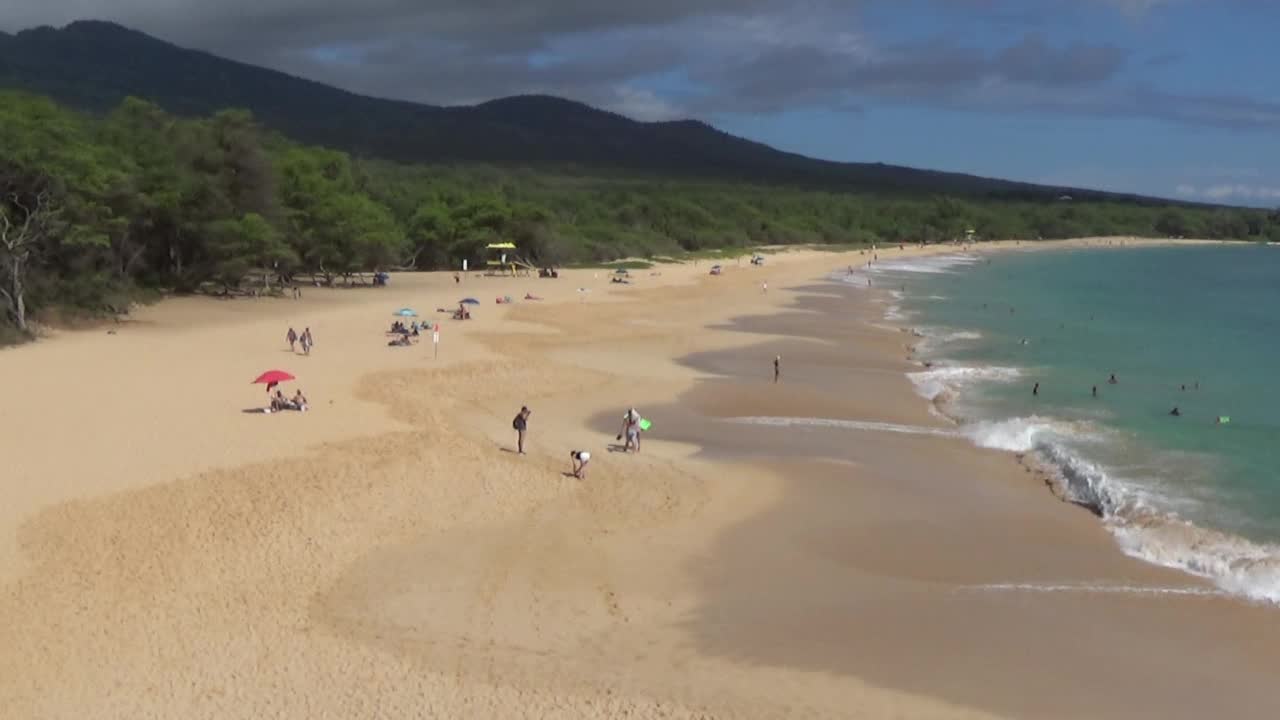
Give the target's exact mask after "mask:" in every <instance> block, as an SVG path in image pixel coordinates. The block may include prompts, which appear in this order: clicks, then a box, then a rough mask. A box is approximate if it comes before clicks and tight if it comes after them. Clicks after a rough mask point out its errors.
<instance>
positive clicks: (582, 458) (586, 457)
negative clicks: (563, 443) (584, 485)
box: [569, 450, 591, 480]
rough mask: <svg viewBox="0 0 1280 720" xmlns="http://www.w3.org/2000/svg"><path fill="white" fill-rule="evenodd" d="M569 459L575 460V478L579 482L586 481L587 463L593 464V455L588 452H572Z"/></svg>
mask: <svg viewBox="0 0 1280 720" xmlns="http://www.w3.org/2000/svg"><path fill="white" fill-rule="evenodd" d="M569 457H570V459H572V460H573V476H574V477H576V478H578V479H579V480H586V479H587V463H589V462H591V453H589V452H587V451H586V450H570V451H569Z"/></svg>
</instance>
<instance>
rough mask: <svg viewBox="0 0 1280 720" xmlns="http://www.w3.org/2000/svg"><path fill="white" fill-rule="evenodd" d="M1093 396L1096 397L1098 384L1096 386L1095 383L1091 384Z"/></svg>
mask: <svg viewBox="0 0 1280 720" xmlns="http://www.w3.org/2000/svg"><path fill="white" fill-rule="evenodd" d="M1093 396H1094V397H1098V386H1097V385H1094V386H1093Z"/></svg>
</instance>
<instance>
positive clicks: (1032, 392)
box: [1031, 383, 1040, 396]
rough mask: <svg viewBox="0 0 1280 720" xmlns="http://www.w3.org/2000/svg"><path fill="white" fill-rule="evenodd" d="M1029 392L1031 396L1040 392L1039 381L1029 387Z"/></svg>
mask: <svg viewBox="0 0 1280 720" xmlns="http://www.w3.org/2000/svg"><path fill="white" fill-rule="evenodd" d="M1031 394H1032V395H1033V396H1034V395H1039V394H1040V383H1036V385H1035V387H1033V388H1031Z"/></svg>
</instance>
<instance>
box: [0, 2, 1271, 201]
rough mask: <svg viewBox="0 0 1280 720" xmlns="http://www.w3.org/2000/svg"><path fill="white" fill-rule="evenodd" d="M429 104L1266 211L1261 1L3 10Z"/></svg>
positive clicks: (1265, 47) (1267, 139) (198, 5)
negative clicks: (683, 122) (492, 105)
mask: <svg viewBox="0 0 1280 720" xmlns="http://www.w3.org/2000/svg"><path fill="white" fill-rule="evenodd" d="M5 5H6V9H5V11H4V13H3V15H0V29H3V30H6V31H10V32H13V31H17V30H20V29H22V28H26V27H32V26H35V25H40V24H48V25H57V26H60V25H63V24H65V23H67V22H70V21H72V20H77V19H100V20H112V21H115V22H119V23H121V24H124V25H127V26H129V27H133V28H136V29H139V30H142V31H144V32H148V33H151V34H153V35H156V36H158V37H161V38H163V39H166V40H169V41H171V42H175V43H178V44H180V45H184V46H188V47H195V48H199V49H203V50H208V51H210V52H214V53H217V54H219V55H223V56H226V57H230V58H234V59H236V60H241V61H244V62H250V63H254V64H259V65H264V66H267V67H271V68H275V69H278V70H283V71H285V72H289V73H292V74H295V75H300V76H303V77H307V78H311V79H314V80H318V81H321V82H325V83H329V84H333V85H337V86H339V87H342V88H345V89H348V90H352V91H355V92H360V93H365V94H370V95H376V96H379V97H391V98H399V99H406V100H413V101H419V102H427V103H432V104H469V103H474V102H480V101H484V100H488V99H492V98H495V97H502V96H507V95H514V94H521V93H549V94H554V95H560V96H563V97H568V98H572V99H575V100H580V101H583V102H587V103H590V104H592V105H595V106H597V107H602V108H606V109H609V110H613V111H616V112H620V113H623V114H625V115H628V116H631V117H633V118H636V119H640V120H665V119H675V118H697V119H701V120H705V121H707V122H710V123H712V124H714V125H716V126H717V127H719V128H721V129H723V130H726V131H728V132H731V133H734V134H737V135H742V136H745V137H748V138H751V139H753V140H759V141H762V142H766V143H769V144H770V145H773V146H775V147H778V148H782V149H785V150H790V151H794V152H799V153H803V154H806V155H810V156H814V157H821V158H827V159H832V160H842V161H858V162H885V163H892V164H900V165H910V166H914V167H923V168H931V169H939V170H952V171H960V172H969V173H975V174H979V175H986V176H993V177H1003V178H1010V179H1016V180H1025V181H1031V182H1041V183H1046V184H1053V185H1069V186H1077V187H1089V188H1098V189H1104V190H1114V191H1121V192H1136V193H1142V194H1148V195H1158V196H1165V197H1177V198H1183V199H1188V200H1202V201H1212V202H1222V203H1230V204H1241V205H1254V206H1264V207H1277V206H1280V141H1278V140H1277V138H1278V137H1280V136H1278V135H1277V132H1278V131H1280V73H1277V72H1276V70H1275V59H1276V58H1277V57H1280V56H1278V55H1277V52H1276V50H1275V48H1276V39H1277V29H1280V0H843V1H837V0H790V1H784V0H607V1H606V0H599V1H596V0H508V1H503V0H362V1H361V2H353V1H351V0H345V1H344V0H222V1H221V2H217V3H214V2H209V1H208V0H112V2H111V3H106V2H102V1H101V0H6V3H5Z"/></svg>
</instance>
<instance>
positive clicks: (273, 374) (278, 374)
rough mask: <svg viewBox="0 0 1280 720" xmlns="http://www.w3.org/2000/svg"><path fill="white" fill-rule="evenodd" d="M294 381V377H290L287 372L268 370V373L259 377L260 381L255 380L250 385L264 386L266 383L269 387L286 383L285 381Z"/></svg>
mask: <svg viewBox="0 0 1280 720" xmlns="http://www.w3.org/2000/svg"><path fill="white" fill-rule="evenodd" d="M293 379H294V377H293V376H292V375H290V374H289V373H287V372H285V371H283V370H268V371H266V372H264V373H262V374H261V375H259V376H258V379H257V380H254V381H253V382H252V383H250V384H251V385H262V384H264V383H265V384H267V385H275V384H276V383H281V382H284V381H286V380H293Z"/></svg>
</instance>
